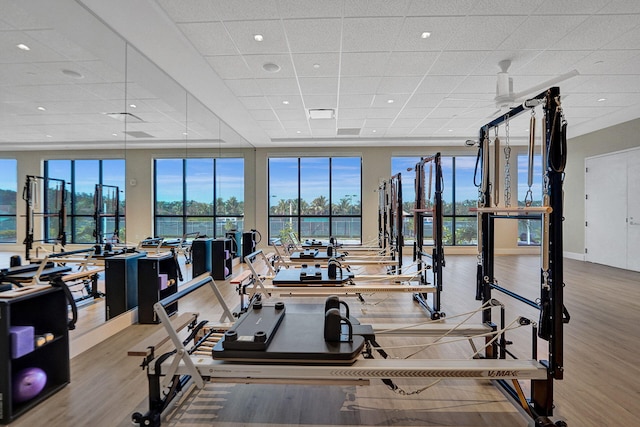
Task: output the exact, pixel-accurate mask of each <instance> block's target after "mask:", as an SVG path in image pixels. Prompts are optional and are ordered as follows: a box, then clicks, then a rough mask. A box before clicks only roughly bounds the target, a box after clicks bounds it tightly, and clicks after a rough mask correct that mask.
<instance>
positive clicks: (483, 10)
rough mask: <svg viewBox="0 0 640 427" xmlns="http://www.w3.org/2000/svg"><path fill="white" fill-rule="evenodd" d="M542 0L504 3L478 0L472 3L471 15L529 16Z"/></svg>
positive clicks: (497, 0)
mask: <svg viewBox="0 0 640 427" xmlns="http://www.w3.org/2000/svg"><path fill="white" fill-rule="evenodd" d="M543 2H544V0H527V1H504V0H480V1H476V2H474V5H473V8H472V14H478V15H485V16H486V15H490V16H497V15H525V16H526V15H530V14H532V13H533V12H534V11H535V10H536V9H537V8H538V7H540V5H541V4H542V3H543Z"/></svg>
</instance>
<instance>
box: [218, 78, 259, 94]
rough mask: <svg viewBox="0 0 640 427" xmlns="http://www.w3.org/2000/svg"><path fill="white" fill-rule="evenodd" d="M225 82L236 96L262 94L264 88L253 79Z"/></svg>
mask: <svg viewBox="0 0 640 427" xmlns="http://www.w3.org/2000/svg"><path fill="white" fill-rule="evenodd" d="M224 83H225V84H226V85H227V86H228V87H229V89H231V91H232V92H233V93H234V94H235V95H236V96H262V95H264V93H262V89H260V86H258V83H256V81H255V80H253V79H240V80H225V81H224Z"/></svg>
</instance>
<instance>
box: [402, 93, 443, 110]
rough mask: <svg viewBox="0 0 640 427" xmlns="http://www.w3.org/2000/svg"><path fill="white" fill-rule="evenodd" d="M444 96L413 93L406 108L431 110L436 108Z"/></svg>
mask: <svg viewBox="0 0 640 427" xmlns="http://www.w3.org/2000/svg"><path fill="white" fill-rule="evenodd" d="M444 97H445V94H428V93H418V92H416V93H414V94H413V96H412V97H411V98H409V101H408V102H407V104H406V108H433V107H437V106H438V104H439V103H440V102H441V100H442V98H444Z"/></svg>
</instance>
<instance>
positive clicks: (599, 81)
mask: <svg viewBox="0 0 640 427" xmlns="http://www.w3.org/2000/svg"><path fill="white" fill-rule="evenodd" d="M575 91H576V92H578V93H599V92H604V93H607V92H616V93H631V92H634V93H638V92H640V75H633V76H595V77H592V78H590V79H589V80H587V81H585V82H584V83H582V84H580V85H579V86H577V87H576V88H575ZM604 98H606V96H605V97H604Z"/></svg>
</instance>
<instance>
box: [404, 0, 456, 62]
mask: <svg viewBox="0 0 640 427" xmlns="http://www.w3.org/2000/svg"><path fill="white" fill-rule="evenodd" d="M413 3H416V2H413ZM449 3H453V2H449ZM426 15H431V14H426ZM464 22H465V20H464V18H463V17H441V16H411V17H407V18H405V20H404V23H403V25H402V28H401V30H400V34H399V36H398V38H397V40H396V41H395V44H394V50H396V51H407V52H414V51H440V50H442V49H444V48H446V47H447V45H448V44H449V41H450V40H451V38H452V37H453V35H454V34H455V32H456V31H457V29H458V28H460V27H461V26H462V25H464ZM425 31H428V32H430V33H431V36H430V37H429V38H426V39H423V38H422V37H420V36H421V34H422V33H423V32H425Z"/></svg>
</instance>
